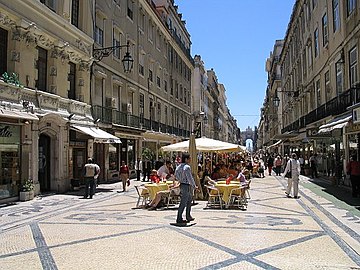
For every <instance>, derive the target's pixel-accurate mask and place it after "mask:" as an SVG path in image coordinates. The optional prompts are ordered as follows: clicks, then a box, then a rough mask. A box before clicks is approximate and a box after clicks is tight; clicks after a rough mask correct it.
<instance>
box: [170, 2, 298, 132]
mask: <svg viewBox="0 0 360 270" xmlns="http://www.w3.org/2000/svg"><path fill="white" fill-rule="evenodd" d="M175 3H176V4H177V5H178V6H179V10H178V11H179V12H180V13H182V14H183V17H182V18H183V20H185V21H186V28H187V29H188V31H189V33H190V35H191V42H192V47H191V54H192V56H194V55H195V54H200V55H201V58H202V60H203V61H204V63H205V67H206V69H211V68H214V70H215V72H216V74H217V77H218V81H219V82H220V83H222V84H224V85H225V88H226V96H227V105H228V107H229V109H230V112H231V114H232V115H233V116H234V117H235V118H236V119H237V124H238V127H239V128H240V129H241V131H244V130H245V129H246V128H247V127H248V126H250V127H251V128H254V126H257V125H258V123H259V120H260V117H259V114H260V108H261V107H262V104H263V101H264V97H265V91H266V86H267V74H266V72H265V61H266V58H268V57H269V56H270V52H271V51H272V50H273V47H274V44H275V40H277V39H283V38H284V37H285V33H286V29H287V25H288V23H289V21H290V16H291V12H292V8H293V5H294V3H295V0H221V1H219V0H175Z"/></svg>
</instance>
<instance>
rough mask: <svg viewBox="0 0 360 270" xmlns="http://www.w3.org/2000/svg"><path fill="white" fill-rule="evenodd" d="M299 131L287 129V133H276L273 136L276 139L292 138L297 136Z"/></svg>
mask: <svg viewBox="0 0 360 270" xmlns="http://www.w3.org/2000/svg"><path fill="white" fill-rule="evenodd" d="M298 134H299V133H298V132H297V131H287V132H285V133H282V134H276V135H275V136H274V137H273V138H274V139H278V140H280V139H288V138H292V137H296V136H297V135H298Z"/></svg>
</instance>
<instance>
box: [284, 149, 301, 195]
mask: <svg viewBox="0 0 360 270" xmlns="http://www.w3.org/2000/svg"><path fill="white" fill-rule="evenodd" d="M300 170H301V168H300V162H299V161H298V160H297V155H296V154H295V153H293V154H292V155H291V158H290V160H289V161H288V162H287V164H286V168H285V171H284V177H285V175H286V173H287V172H291V177H289V178H288V185H287V189H286V191H285V194H286V196H287V197H288V198H291V195H290V193H291V187H292V186H293V187H294V198H295V199H298V198H299V195H298V193H299V176H300Z"/></svg>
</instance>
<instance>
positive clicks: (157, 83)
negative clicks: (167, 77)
mask: <svg viewBox="0 0 360 270" xmlns="http://www.w3.org/2000/svg"><path fill="white" fill-rule="evenodd" d="M156 85H157V86H158V87H161V79H160V77H159V76H156Z"/></svg>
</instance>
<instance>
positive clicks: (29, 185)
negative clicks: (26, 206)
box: [20, 179, 34, 202]
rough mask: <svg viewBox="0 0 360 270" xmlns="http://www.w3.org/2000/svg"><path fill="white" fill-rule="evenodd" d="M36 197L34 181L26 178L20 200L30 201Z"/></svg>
mask: <svg viewBox="0 0 360 270" xmlns="http://www.w3.org/2000/svg"><path fill="white" fill-rule="evenodd" d="M32 199H34V182H33V180H31V179H27V180H25V182H24V183H23V185H22V186H21V189H20V201H22V202H24V201H29V200H32Z"/></svg>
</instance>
